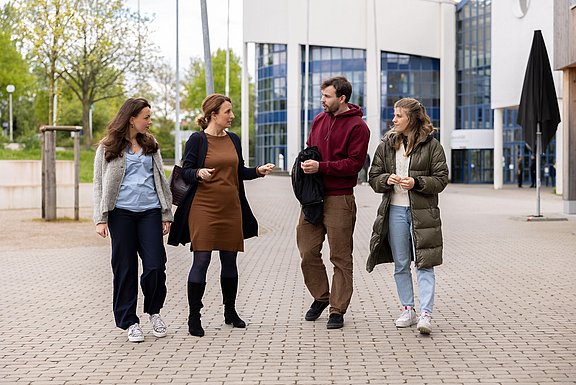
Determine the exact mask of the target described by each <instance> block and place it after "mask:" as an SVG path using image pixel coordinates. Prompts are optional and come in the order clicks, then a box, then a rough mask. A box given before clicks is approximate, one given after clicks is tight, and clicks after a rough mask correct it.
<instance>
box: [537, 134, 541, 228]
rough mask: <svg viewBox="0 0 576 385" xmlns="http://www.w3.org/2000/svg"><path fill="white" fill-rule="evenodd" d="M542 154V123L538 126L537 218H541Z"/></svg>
mask: <svg viewBox="0 0 576 385" xmlns="http://www.w3.org/2000/svg"><path fill="white" fill-rule="evenodd" d="M541 152H542V132H541V130H540V123H537V124H536V216H537V217H541V216H542V214H541V212H540V153H541Z"/></svg>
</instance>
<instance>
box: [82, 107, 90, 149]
mask: <svg viewBox="0 0 576 385" xmlns="http://www.w3.org/2000/svg"><path fill="white" fill-rule="evenodd" d="M91 104H92V103H91V102H90V101H89V100H83V101H82V132H83V137H84V138H83V141H84V145H85V146H86V147H90V146H92V135H91V132H90V105H91Z"/></svg>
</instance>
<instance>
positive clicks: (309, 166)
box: [300, 159, 320, 174]
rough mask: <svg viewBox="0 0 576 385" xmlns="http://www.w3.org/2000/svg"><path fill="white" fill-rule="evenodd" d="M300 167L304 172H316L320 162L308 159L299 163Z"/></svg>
mask: <svg viewBox="0 0 576 385" xmlns="http://www.w3.org/2000/svg"><path fill="white" fill-rule="evenodd" d="M300 167H302V170H303V171H304V174H316V173H317V172H318V169H319V168H320V163H319V162H318V161H316V160H312V159H308V160H306V161H304V162H302V163H300Z"/></svg>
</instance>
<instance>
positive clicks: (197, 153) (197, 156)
mask: <svg viewBox="0 0 576 385" xmlns="http://www.w3.org/2000/svg"><path fill="white" fill-rule="evenodd" d="M203 141H204V138H203V137H202V134H200V144H199V145H198V150H197V151H196V158H200V148H201V147H202V142H203ZM180 167H184V158H180Z"/></svg>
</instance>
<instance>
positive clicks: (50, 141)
mask: <svg viewBox="0 0 576 385" xmlns="http://www.w3.org/2000/svg"><path fill="white" fill-rule="evenodd" d="M81 129H82V127H80V126H42V127H40V131H41V132H42V142H43V145H42V218H43V219H45V220H47V221H53V220H55V219H56V210H57V199H56V131H66V132H71V133H72V136H73V137H74V219H75V220H79V219H80V130H81Z"/></svg>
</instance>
